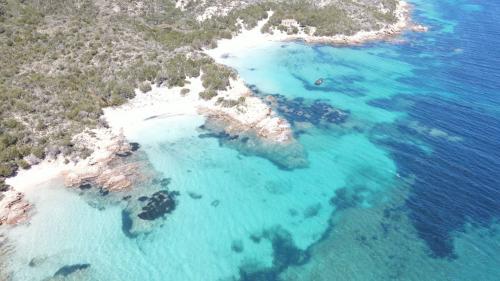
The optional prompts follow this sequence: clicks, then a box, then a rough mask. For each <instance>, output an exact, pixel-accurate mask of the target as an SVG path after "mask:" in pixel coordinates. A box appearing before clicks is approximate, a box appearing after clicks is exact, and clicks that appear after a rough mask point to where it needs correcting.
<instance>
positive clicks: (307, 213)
mask: <svg viewBox="0 0 500 281" xmlns="http://www.w3.org/2000/svg"><path fill="white" fill-rule="evenodd" d="M320 210H321V203H317V204H313V205H311V206H309V207H307V208H306V209H305V210H304V213H303V215H304V218H306V219H308V218H312V217H315V216H317V215H318V213H319V211H320Z"/></svg>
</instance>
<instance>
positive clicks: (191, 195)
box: [188, 192, 203, 199]
mask: <svg viewBox="0 0 500 281" xmlns="http://www.w3.org/2000/svg"><path fill="white" fill-rule="evenodd" d="M188 195H189V197H191V198H192V199H201V198H203V195H201V194H198V193H195V192H188Z"/></svg>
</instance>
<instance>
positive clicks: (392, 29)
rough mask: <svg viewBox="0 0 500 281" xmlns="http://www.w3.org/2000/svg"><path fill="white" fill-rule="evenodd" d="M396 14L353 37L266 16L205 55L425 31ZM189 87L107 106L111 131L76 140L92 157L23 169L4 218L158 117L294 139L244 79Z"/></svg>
mask: <svg viewBox="0 0 500 281" xmlns="http://www.w3.org/2000/svg"><path fill="white" fill-rule="evenodd" d="M270 13H272V12H270ZM396 14H397V18H398V21H397V22H396V23H394V24H393V25H391V26H388V27H385V28H383V29H381V30H378V31H360V32H358V33H356V34H355V35H352V36H345V35H337V36H334V37H316V36H310V35H307V34H305V33H303V32H301V33H299V34H297V35H288V34H286V33H283V32H279V31H275V32H274V33H273V34H269V33H266V34H263V33H261V31H260V30H261V28H262V27H263V26H264V25H265V24H266V23H267V21H268V19H264V20H261V21H260V22H259V23H258V25H257V26H256V27H255V28H253V29H251V30H243V31H242V32H241V33H240V34H239V35H237V36H235V37H233V38H232V39H223V40H220V41H219V42H218V47H217V48H215V49H211V50H205V53H206V54H208V55H209V56H211V57H212V58H214V59H215V60H216V61H218V62H220V61H221V58H222V57H223V56H224V55H226V54H228V53H231V54H244V53H245V51H246V50H248V49H249V48H254V47H257V46H262V45H263V44H266V43H268V42H273V41H289V40H303V41H306V42H311V43H315V42H318V43H331V44H359V43H363V42H366V41H371V40H382V39H385V38H388V37H391V36H394V35H396V34H399V33H401V32H402V31H404V30H406V29H411V28H414V29H415V27H418V28H417V29H419V28H420V29H424V28H423V27H419V26H416V25H414V24H413V23H412V22H411V19H410V6H409V4H407V3H406V2H404V1H400V3H399V5H398V7H397V13H396ZM184 88H187V89H189V93H188V94H186V95H181V90H182V89H183V88H181V87H175V88H170V89H169V88H166V87H157V86H155V85H153V88H152V90H151V91H150V92H148V93H142V92H140V91H139V90H136V97H135V98H133V99H132V100H130V101H129V102H128V103H127V104H125V105H122V106H119V107H113V108H106V109H104V118H105V120H106V121H107V122H108V123H109V126H110V128H109V129H103V128H102V129H96V130H92V131H93V133H92V134H89V133H88V132H87V133H82V134H80V135H77V136H75V138H74V141H75V142H76V143H77V145H81V146H84V147H87V148H89V149H91V150H92V151H93V153H92V155H91V156H90V157H88V158H87V159H85V160H80V161H78V162H77V163H65V161H64V159H62V158H59V159H56V160H54V159H52V160H44V161H42V162H41V163H40V164H38V165H35V166H33V167H32V168H30V169H29V170H21V171H19V173H18V174H17V175H16V176H14V177H11V178H8V179H7V181H6V183H7V184H9V185H11V186H12V187H13V190H11V191H10V193H11V194H10V195H11V196H10V197H9V196H6V198H4V200H2V201H3V202H1V205H2V206H3V205H5V206H7V208H6V207H5V206H3V208H1V209H2V210H3V211H0V219H1V218H2V217H4V219H5V220H6V218H7V217H9V210H8V209H9V208H10V209H16V206H14V207H13V208H11V207H12V206H11V205H12V204H10V203H11V202H6V200H7V199H8V198H11V199H10V200H13V199H12V198H14V199H15V200H17V201H22V200H18V199H19V198H16V196H14V195H15V194H17V193H19V192H21V193H27V192H36V191H37V189H36V186H37V185H39V184H40V183H42V182H46V181H48V180H50V179H53V178H55V177H59V176H65V177H68V178H70V180H69V181H70V182H78V181H77V180H75V179H78V177H79V176H82V175H88V174H92V175H93V176H96V175H97V174H99V173H102V171H103V170H105V169H106V168H105V164H106V163H107V161H108V159H110V157H112V156H113V155H114V154H115V152H116V151H117V149H120V148H117V147H116V145H117V142H119V141H121V139H120V136H123V134H124V135H125V136H126V135H130V134H133V133H134V132H137V131H138V130H139V129H140V128H141V127H142V126H143V124H144V122H147V121H148V120H150V119H153V118H168V117H172V116H179V115H202V116H204V117H205V118H213V119H216V120H218V121H220V122H221V123H223V124H224V125H225V126H226V130H227V131H228V132H229V133H231V134H233V133H234V134H238V133H240V132H246V131H249V130H251V131H252V132H253V133H254V134H255V135H257V136H259V137H261V138H262V139H264V140H266V141H270V142H276V143H278V144H280V143H282V144H288V143H290V142H293V141H294V139H293V134H292V130H291V126H290V124H289V123H288V122H287V121H286V120H284V119H283V118H281V117H279V116H278V114H276V112H274V111H273V110H272V109H271V108H270V107H269V106H268V105H267V104H266V103H264V102H263V101H262V100H261V99H260V98H258V97H255V96H253V95H252V92H251V91H250V90H249V89H248V88H247V86H246V85H245V83H244V81H243V80H242V79H240V78H238V79H237V80H232V81H231V86H230V88H229V89H228V90H226V91H222V92H219V94H218V96H217V97H216V98H213V99H212V100H210V101H205V100H202V99H200V98H199V95H198V94H199V93H200V92H202V91H203V90H204V88H203V85H202V81H201V78H200V77H198V78H189V79H188V83H187V84H186V86H185V87H184ZM219 98H223V99H225V100H230V101H239V102H238V104H237V105H236V106H223V105H222V104H221V103H220V102H217V100H218V99H219ZM91 135H93V136H91ZM120 179H121V180H123V178H122V177H120V176H119V175H117V176H116V177H112V178H106V180H107V181H108V180H109V181H111V182H113V181H119V180H120ZM17 197H19V196H17ZM7 201H8V200H7ZM22 203H23V204H22V206H24V207H22V208H21V207H19V206H18V207H19V208H21V210H18V209H19V208H17V209H16V213H17V214H18V215H19V213H21V214H20V215H23V216H24V213H23V210H24V209H26V211H27V210H28V209H29V206H26V204H24V203H25V202H22ZM2 206H0V207H2ZM9 206H10V207H9ZM20 206H21V205H20ZM23 208H24V209H23ZM5 220H4V221H5ZM12 221H13V222H17V220H16V219H12ZM20 221H22V220H19V222H20Z"/></svg>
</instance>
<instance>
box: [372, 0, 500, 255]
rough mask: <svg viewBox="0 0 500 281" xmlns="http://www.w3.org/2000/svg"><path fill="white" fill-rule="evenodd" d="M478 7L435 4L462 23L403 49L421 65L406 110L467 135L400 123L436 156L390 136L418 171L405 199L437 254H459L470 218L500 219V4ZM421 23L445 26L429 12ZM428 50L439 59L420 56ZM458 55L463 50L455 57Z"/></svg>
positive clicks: (410, 169) (409, 167)
mask: <svg viewBox="0 0 500 281" xmlns="http://www.w3.org/2000/svg"><path fill="white" fill-rule="evenodd" d="M477 4H478V8H479V10H474V11H471V10H468V9H466V8H467V7H464V5H460V3H456V2H451V1H449V2H441V3H436V4H435V5H436V6H437V8H438V9H439V11H440V12H442V13H443V17H444V18H445V19H450V20H453V21H457V22H458V24H457V25H456V27H455V29H454V32H453V33H445V34H440V33H439V32H432V33H433V34H432V37H431V38H429V40H425V39H424V40H421V41H420V42H422V43H421V44H418V45H415V46H412V44H410V45H402V46H401V47H400V48H397V51H398V53H399V54H400V57H401V59H403V60H405V61H407V62H410V63H411V64H412V65H417V66H418V68H417V70H416V71H415V74H416V75H417V76H418V77H421V78H420V79H412V80H406V81H404V82H405V83H407V84H410V85H414V86H415V88H418V89H419V91H420V92H421V94H420V95H404V94H402V95H401V96H398V98H404V99H409V100H411V101H412V102H413V103H412V105H411V106H408V107H406V108H404V110H405V111H407V112H408V113H409V118H410V119H411V120H416V121H418V122H419V123H420V124H422V125H424V126H427V127H431V128H438V129H442V130H446V131H447V132H449V133H450V134H453V135H458V136H461V137H462V138H463V140H462V141H456V142H453V141H451V142H450V141H448V140H446V139H445V138H432V137H427V136H426V135H418V134H415V131H412V130H410V129H408V128H407V127H405V126H400V127H399V129H400V130H401V132H402V133H406V134H410V135H413V136H418V137H420V138H421V139H422V141H424V142H425V143H426V144H428V145H430V147H431V149H432V153H431V154H427V153H425V152H424V151H422V150H420V149H419V148H418V147H416V146H411V145H407V144H404V143H398V142H397V139H391V140H386V141H383V143H384V144H385V145H387V146H388V147H389V148H390V149H391V150H392V153H393V156H394V157H395V159H396V161H397V163H398V169H399V170H400V172H402V173H405V174H414V175H416V182H415V184H414V185H413V187H412V189H411V194H410V197H409V198H408V200H407V203H406V204H407V206H408V207H409V208H410V210H411V213H410V217H411V220H412V222H413V224H414V225H415V227H416V229H417V230H418V232H419V235H420V237H421V238H423V239H425V241H426V242H427V244H428V245H429V247H430V248H431V249H432V252H433V254H434V255H435V256H437V257H454V251H453V250H454V249H453V244H452V242H453V241H452V237H450V233H451V232H454V231H457V230H458V231H459V230H462V229H463V227H464V224H466V223H472V224H475V225H481V226H489V225H490V224H491V223H494V222H495V221H497V220H498V219H499V217H500V111H499V108H500V107H499V106H500V93H499V91H500V49H499V48H498V47H497V46H498V45H499V44H500V25H499V24H498V23H497V20H498V15H499V14H500V5H499V3H498V2H495V1H482V2H481V3H480V4H479V3H477ZM417 20H419V21H421V22H424V23H426V24H429V25H430V26H431V27H432V28H434V29H436V28H437V29H439V27H440V25H439V23H435V22H433V21H432V20H429V19H428V18H426V17H425V16H422V17H418V16H417ZM419 36H427V35H419ZM425 52H430V53H432V57H429V58H422V57H420V56H419V54H421V53H425ZM453 52H460V55H453V56H450V53H453ZM442 92H448V93H450V95H449V96H448V97H443V95H442V94H441V93H442ZM390 105H391V101H387V103H381V104H380V106H382V107H386V106H390Z"/></svg>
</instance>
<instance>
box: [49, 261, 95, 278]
mask: <svg viewBox="0 0 500 281" xmlns="http://www.w3.org/2000/svg"><path fill="white" fill-rule="evenodd" d="M89 267H90V264H89V263H81V264H72V265H65V266H63V267H61V268H59V269H58V270H57V271H56V273H54V277H58V276H62V277H67V276H68V275H70V274H73V273H75V272H77V271H80V270H84V269H87V268H89Z"/></svg>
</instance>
